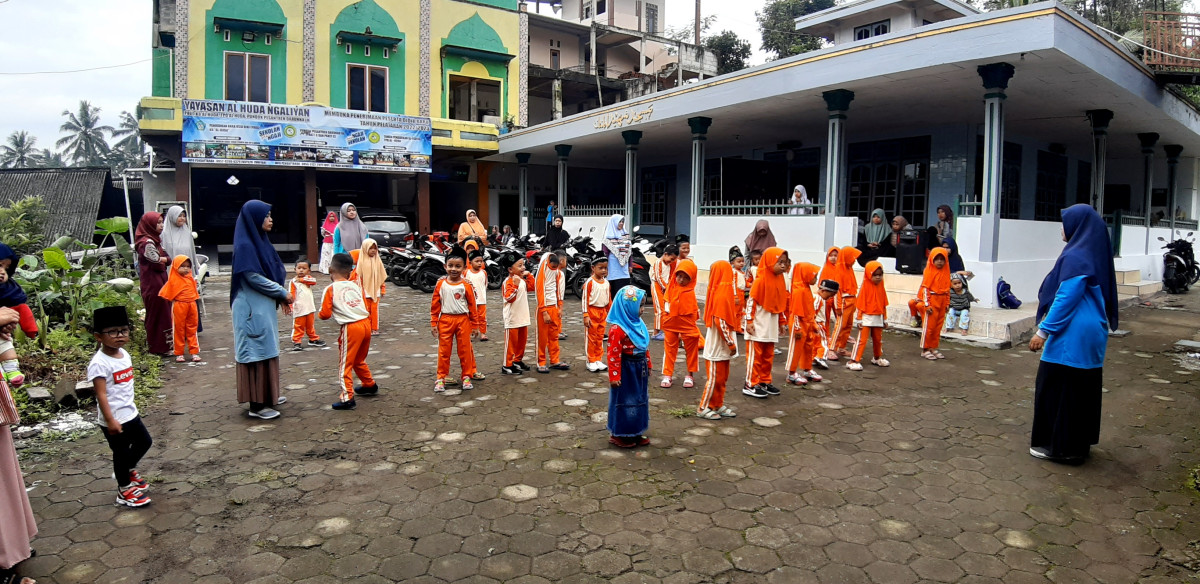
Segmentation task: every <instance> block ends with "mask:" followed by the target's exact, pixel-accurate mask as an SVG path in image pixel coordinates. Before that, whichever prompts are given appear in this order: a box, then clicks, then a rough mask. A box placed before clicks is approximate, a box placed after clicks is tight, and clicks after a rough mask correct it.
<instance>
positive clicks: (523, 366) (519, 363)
mask: <svg viewBox="0 0 1200 584" xmlns="http://www.w3.org/2000/svg"><path fill="white" fill-rule="evenodd" d="M513 366H515V367H520V368H521V371H529V370H530V367H529V366H528V365H526V364H525V362H524V361H513Z"/></svg>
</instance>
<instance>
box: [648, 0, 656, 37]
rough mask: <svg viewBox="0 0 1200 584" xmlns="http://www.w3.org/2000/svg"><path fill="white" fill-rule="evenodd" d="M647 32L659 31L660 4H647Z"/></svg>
mask: <svg viewBox="0 0 1200 584" xmlns="http://www.w3.org/2000/svg"><path fill="white" fill-rule="evenodd" d="M646 32H649V33H657V32H658V5H657V4H647V5H646Z"/></svg>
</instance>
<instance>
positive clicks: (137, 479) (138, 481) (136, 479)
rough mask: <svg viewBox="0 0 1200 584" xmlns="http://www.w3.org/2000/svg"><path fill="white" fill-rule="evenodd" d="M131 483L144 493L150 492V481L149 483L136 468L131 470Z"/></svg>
mask: <svg viewBox="0 0 1200 584" xmlns="http://www.w3.org/2000/svg"><path fill="white" fill-rule="evenodd" d="M129 484H131V485H133V486H135V487H137V488H139V489H141V490H142V492H143V493H148V492H150V483H147V482H146V480H145V479H143V478H142V475H140V474H138V471H136V470H131V471H129Z"/></svg>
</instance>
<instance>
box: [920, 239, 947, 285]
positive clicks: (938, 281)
mask: <svg viewBox="0 0 1200 584" xmlns="http://www.w3.org/2000/svg"><path fill="white" fill-rule="evenodd" d="M938 256H941V258H942V259H943V260H945V263H943V264H942V268H941V269H940V270H939V269H938V268H936V267H934V265H933V260H934V259H935V258H937V257H938ZM921 287H923V288H925V289H926V290H929V293H930V294H949V293H950V251H949V250H947V249H946V248H944V247H938V248H934V250H933V251H931V252H929V259H928V260H927V261H926V263H925V275H924V277H922V278H921Z"/></svg>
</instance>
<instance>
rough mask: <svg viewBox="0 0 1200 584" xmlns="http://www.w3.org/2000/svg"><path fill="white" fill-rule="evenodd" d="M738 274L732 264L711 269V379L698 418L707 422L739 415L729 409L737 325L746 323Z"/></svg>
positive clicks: (707, 318) (707, 306)
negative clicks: (728, 386) (727, 398)
mask: <svg viewBox="0 0 1200 584" xmlns="http://www.w3.org/2000/svg"><path fill="white" fill-rule="evenodd" d="M736 273H737V272H735V271H734V269H733V267H732V266H731V265H730V264H729V262H726V261H723V260H718V261H716V262H713V264H712V266H711V267H709V269H708V293H707V294H706V295H705V297H704V326H705V327H706V328H707V329H708V332H707V335H706V338H705V339H704V360H705V361H708V378H707V379H705V382H704V393H702V394H700V404H699V405H697V406H696V415H697V416H698V417H701V418H704V419H706V420H720V419H721V418H733V417H736V416H737V413H736V412H734V411H733V409H731V408H730V407H729V406H727V405H725V386H726V383H727V382H728V381H729V362H730V361H732V360H733V359H734V358H735V357H737V356H738V343H737V329H736V328H735V326H736V323H737V322H739V321H741V320H742V313H741V312H740V311H739V310H738V307H737V304H738V303H737V297H738V296H740V295H741V293H742V292H741V290H739V289H738V288H737V280H736Z"/></svg>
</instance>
